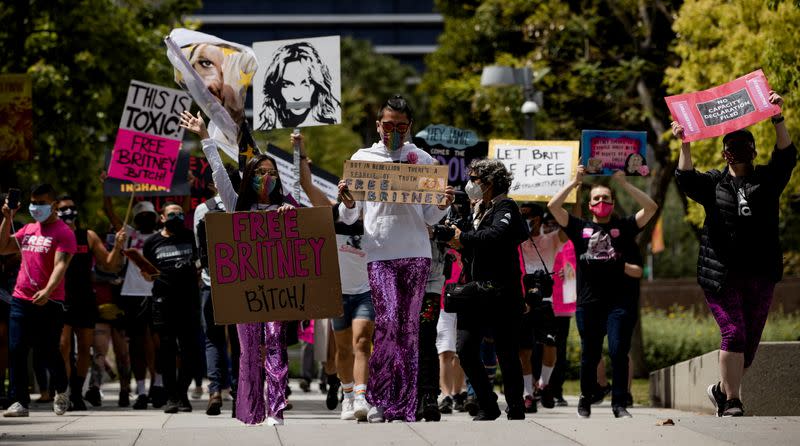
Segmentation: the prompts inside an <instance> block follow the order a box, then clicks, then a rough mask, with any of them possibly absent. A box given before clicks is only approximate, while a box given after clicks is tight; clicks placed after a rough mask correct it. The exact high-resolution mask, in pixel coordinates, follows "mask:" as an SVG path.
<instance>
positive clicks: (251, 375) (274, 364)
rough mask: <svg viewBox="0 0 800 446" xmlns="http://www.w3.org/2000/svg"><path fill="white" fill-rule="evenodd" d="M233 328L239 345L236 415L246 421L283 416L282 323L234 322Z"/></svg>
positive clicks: (285, 358) (286, 381) (285, 376)
mask: <svg viewBox="0 0 800 446" xmlns="http://www.w3.org/2000/svg"><path fill="white" fill-rule="evenodd" d="M236 329H237V331H238V332H239V344H240V345H241V356H240V359H239V388H238V390H237V391H236V418H237V419H239V420H240V421H242V422H243V423H246V424H259V423H261V422H263V421H264V420H265V419H266V418H267V417H273V418H279V419H283V409H284V408H285V407H286V386H287V385H288V384H289V358H288V355H287V354H286V324H285V323H283V322H256V323H247V324H237V325H236Z"/></svg>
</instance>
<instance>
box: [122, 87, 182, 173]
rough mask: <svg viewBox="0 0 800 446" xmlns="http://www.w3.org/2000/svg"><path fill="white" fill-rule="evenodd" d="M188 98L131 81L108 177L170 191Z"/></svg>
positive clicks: (163, 88)
mask: <svg viewBox="0 0 800 446" xmlns="http://www.w3.org/2000/svg"><path fill="white" fill-rule="evenodd" d="M191 105H192V100H191V98H190V97H189V95H188V94H186V93H184V92H182V91H180V90H175V89H173V88H165V87H161V86H158V85H153V84H147V83H144V82H139V81H135V80H132V81H131V86H130V87H129V88H128V99H127V100H126V101H125V109H124V110H123V112H122V119H121V120H120V123H119V131H118V132H117V139H116V141H115V142H114V151H113V152H112V155H111V164H110V165H109V166H108V176H109V177H111V178H119V179H120V180H128V181H132V182H134V183H147V184H153V185H156V186H162V187H165V188H169V187H170V185H171V184H172V176H173V175H174V174H175V168H176V166H177V163H178V152H179V151H180V147H181V140H182V139H183V127H181V126H180V125H178V123H179V122H180V115H181V112H182V111H184V110H188V109H189V107H190V106H191Z"/></svg>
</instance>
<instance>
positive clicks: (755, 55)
mask: <svg viewBox="0 0 800 446" xmlns="http://www.w3.org/2000/svg"><path fill="white" fill-rule="evenodd" d="M770 3H771V7H767V6H766V5H765V2H763V1H759V0H735V1H730V2H724V3H720V2H715V1H713V0H689V1H687V2H685V3H684V4H683V6H682V7H681V9H680V12H679V14H678V19H677V20H676V21H675V24H674V30H675V32H676V33H678V35H680V39H678V41H677V45H675V52H676V53H677V54H678V55H679V56H680V57H681V64H680V65H679V66H677V67H672V68H669V69H667V77H666V82H667V85H668V86H669V91H670V93H673V94H677V93H684V92H688V91H696V90H704V89H706V88H710V87H712V86H714V85H719V84H722V83H725V82H728V81H730V80H733V79H734V78H736V77H739V76H742V75H745V74H747V73H749V72H751V71H754V70H756V69H759V68H761V69H763V70H764V73H765V74H766V76H767V79H768V80H769V83H770V86H771V87H772V89H774V90H775V91H777V92H778V93H779V94H781V95H782V96H783V98H784V101H785V105H784V110H783V115H784V116H785V117H786V125H787V126H788V128H789V133H790V134H791V135H793V136H794V139H795V140H796V139H797V135H798V134H800V113H798V109H800V39H798V29H800V6H798V5H797V4H796V2H794V4H793V3H792V2H788V1H773V2H770ZM750 130H751V131H752V132H753V136H754V137H755V139H756V148H757V149H758V156H757V158H756V162H757V163H766V162H767V160H768V159H769V156H770V153H771V152H772V147H773V145H774V144H775V130H774V128H773V126H772V124H771V123H770V122H769V121H765V122H761V123H759V124H756V125H754V126H752V127H751V128H750ZM721 145H722V143H721V139H720V138H714V139H707V140H703V141H697V142H695V143H692V161H693V162H694V164H695V167H696V168H697V169H698V170H707V169H721V168H722V167H723V166H724V164H725V163H724V161H723V160H722V157H721V155H720V151H721ZM672 146H673V148H674V152H675V153H676V154H677V148H678V147H679V143H678V141H673V142H672ZM781 214H782V215H781V217H782V218H781V221H782V226H781V232H782V234H781V236H782V238H783V241H784V249H786V250H788V251H789V252H788V253H787V257H788V258H789V262H787V264H786V266H787V269H788V270H789V271H791V272H793V273H795V274H797V273H800V170H798V169H795V172H794V175H793V176H792V179H791V181H790V182H789V185H788V186H787V188H786V190H785V191H784V193H783V196H782V197H781ZM703 218H704V212H703V208H702V206H699V205H698V204H697V203H695V202H690V203H689V213H688V219H689V220H690V221H691V222H692V223H693V224H695V225H701V224H702V222H703Z"/></svg>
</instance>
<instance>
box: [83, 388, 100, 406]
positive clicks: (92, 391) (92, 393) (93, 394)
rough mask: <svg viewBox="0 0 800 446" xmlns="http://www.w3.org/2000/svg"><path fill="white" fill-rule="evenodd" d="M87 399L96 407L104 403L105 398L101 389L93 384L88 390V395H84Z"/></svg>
mask: <svg viewBox="0 0 800 446" xmlns="http://www.w3.org/2000/svg"><path fill="white" fill-rule="evenodd" d="M83 397H84V399H86V401H88V402H89V404H91V405H92V406H94V407H100V405H101V404H103V398H102V397H101V396H100V389H99V388H97V387H95V386H91V387H89V389H87V390H86V395H84V396H83Z"/></svg>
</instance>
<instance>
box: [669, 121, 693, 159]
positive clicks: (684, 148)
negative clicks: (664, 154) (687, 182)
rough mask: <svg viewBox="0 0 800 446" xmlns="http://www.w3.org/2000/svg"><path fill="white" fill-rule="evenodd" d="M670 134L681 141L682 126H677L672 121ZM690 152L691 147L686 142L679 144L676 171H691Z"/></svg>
mask: <svg viewBox="0 0 800 446" xmlns="http://www.w3.org/2000/svg"><path fill="white" fill-rule="evenodd" d="M672 134H673V135H674V136H675V137H676V138H678V139H680V140H681V141H683V137H684V134H683V126H682V125H680V124H678V122H677V121H672ZM692 169H694V165H692V152H691V145H690V144H689V143H688V142H681V152H680V155H678V170H692Z"/></svg>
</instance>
